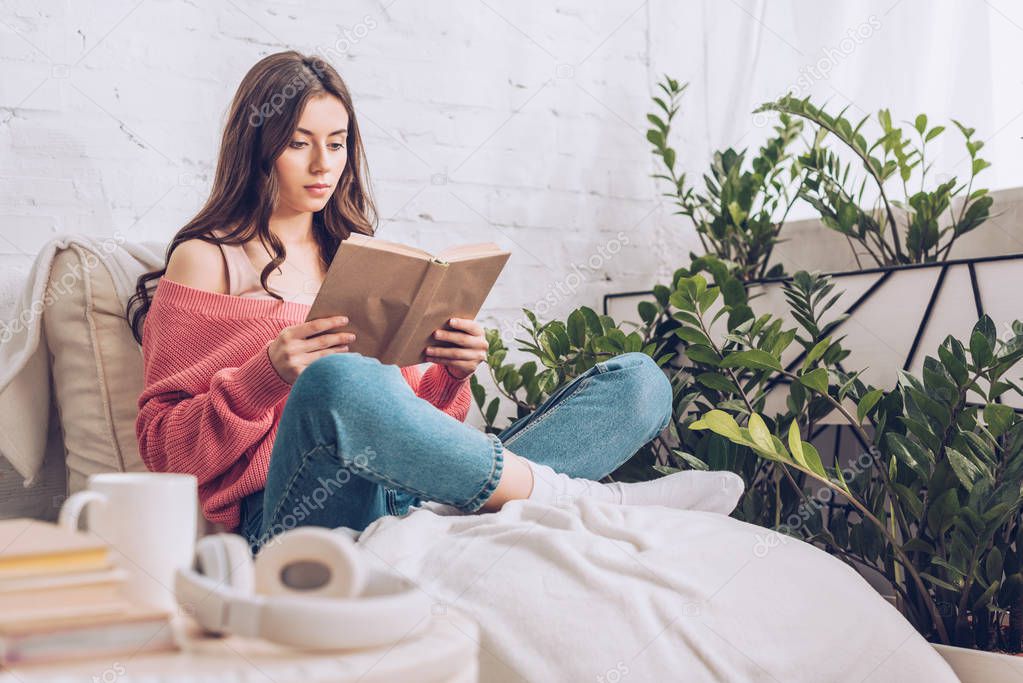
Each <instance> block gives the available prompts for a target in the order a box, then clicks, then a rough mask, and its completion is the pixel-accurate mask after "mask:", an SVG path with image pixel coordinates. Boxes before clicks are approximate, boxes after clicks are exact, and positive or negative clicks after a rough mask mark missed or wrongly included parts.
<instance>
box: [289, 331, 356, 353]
mask: <svg viewBox="0 0 1023 683" xmlns="http://www.w3.org/2000/svg"><path fill="white" fill-rule="evenodd" d="M353 341H355V335H354V334H353V333H351V332H334V333H331V334H322V335H320V336H318V337H310V338H308V339H304V340H302V342H300V344H299V349H300V350H302V351H305V352H312V351H318V350H319V349H325V348H330V347H333V346H338V345H341V344H351V343H352V342H353Z"/></svg>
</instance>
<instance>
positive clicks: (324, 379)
mask: <svg viewBox="0 0 1023 683" xmlns="http://www.w3.org/2000/svg"><path fill="white" fill-rule="evenodd" d="M384 368H385V366H384V365H383V364H382V363H381V362H380V361H379V360H377V359H376V358H371V357H369V356H363V355H362V354H359V353H334V354H331V355H329V356H323V357H322V358H318V359H316V360H315V361H313V362H312V363H310V364H309V365H308V366H306V368H305V369H304V370H303V371H302V373H301V374H300V375H299V376H298V379H297V380H295V384H294V385H293V386H292V387H291V394H292V397H291V398H294V397H295V396H296V395H297V396H298V397H300V400H304V401H307V402H309V403H311V404H312V405H321V406H336V405H339V399H341V398H342V396H344V397H347V398H350V397H351V396H352V395H353V394H356V393H361V392H360V391H353V387H358V388H359V389H360V390H364V389H365V388H367V387H370V386H373V385H374V384H375V383H376V381H377V377H376V375H378V374H379V373H380V372H381V371H382V370H383V369H384ZM365 393H371V392H365Z"/></svg>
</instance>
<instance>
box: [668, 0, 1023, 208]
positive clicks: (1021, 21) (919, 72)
mask: <svg viewBox="0 0 1023 683" xmlns="http://www.w3.org/2000/svg"><path fill="white" fill-rule="evenodd" d="M649 41H650V50H649V52H650V72H651V75H652V77H653V78H659V77H660V75H661V74H664V73H667V74H670V75H671V76H673V77H674V78H676V79H678V80H681V81H688V82H689V83H690V86H689V90H688V92H687V93H686V95H685V97H684V99H683V105H682V109H681V112H680V114H679V118H678V119H677V121H678V125H677V131H676V137H675V138H674V141H675V143H676V145H677V147H678V150H677V151H678V154H679V158H680V160H681V163H682V165H683V167H684V168H685V169H686V170H688V171H690V172H693V173H697V174H701V173H703V172H704V170H705V169H706V166H707V163H708V160H709V159H710V155H711V153H712V152H713V150H716V149H722V148H725V147H728V146H733V147H736V148H739V149H741V148H749V149H750V151H751V152H755V150H756V149H757V148H758V147H759V146H760V144H761V143H762V142H763V140H764V139H765V138H766V137H767V136H768V134H770V132H771V125H773V123H774V122H775V118H774V117H773V116H765V115H757V116H754V115H752V114H751V112H752V111H753V109H755V108H756V107H757V106H758V105H760V104H761V103H763V102H767V101H770V100H774V99H776V98H778V97H780V96H781V95H783V94H784V93H785V92H787V91H789V90H792V91H794V92H795V93H796V94H797V95H799V96H801V97H802V96H806V95H809V96H811V97H812V98H813V101H814V102H816V103H825V102H827V103H828V104H829V106H828V111H830V112H833V113H834V112H837V111H839V110H840V109H841V108H842V107H845V106H849V110H848V112H847V114H846V115H847V117H848V118H850V119H852V120H854V121H855V120H859V119H860V118H862V117H863V116H865V115H868V114H869V115H871V116H874V115H875V114H876V112H877V110H878V109H880V108H882V107H886V108H889V109H890V110H891V113H892V117H893V119H896V120H902V121H912V120H913V119H914V118H915V117H916V115H917V114H919V113H926V114H928V116H929V117H930V124H931V125H934V124H936V123H941V124H946V125H948V127H949V129H948V130H946V132H945V134H944V135H942V136H941V137H939V138H938V139H937V140H935V141H933V143H930V144H929V145H928V157H929V160H932V161H933V163H934V166H933V171H932V172H933V173H934V174H947V175H956V174H958V175H960V177H962V176H963V175H964V174H968V173H969V161H968V157H967V154H966V151H965V147H964V145H963V141H962V136H961V135H960V134H959V132H958V130H955V129H954V126H953V125H952V123H951V121H950V119H957V120H959V121H961V122H963V123H964V124H966V125H968V126H972V127H974V128H976V129H977V133H976V137H977V138H979V139H983V140H985V141H986V142H987V147H986V148H985V149H984V150H983V152H982V155H983V156H984V158H986V159H988V160H989V161H991V162H992V167H991V168H989V169H987V170H986V171H984V173H983V174H982V175H981V176H980V179H981V181H982V182H981V185H980V186H981V187H988V188H990V189H1003V188H1008V187H1016V186H1020V185H1023V154H1021V152H1023V149H1021V140H1020V135H1021V131H1023V76H1021V73H1023V72H1021V70H1020V67H1021V65H1023V59H1020V57H1021V56H1023V3H1019V2H1011V1H1010V0H990V1H988V2H984V1H982V0H937V1H935V0H865V1H862V2H861V1H856V2H853V1H851V0H839V1H828V2H819V1H818V0H770V2H768V1H767V0H692V1H689V2H672V1H671V0H652V6H651V19H650V37H649ZM867 125H868V126H870V125H871V124H870V123H868V124H867ZM872 130H875V131H876V129H872ZM868 138H870V135H868ZM696 177H697V178H698V177H699V175H697V176H696ZM810 213H811V212H809V211H807V210H806V208H805V207H804V208H803V210H802V212H801V215H802V216H808V215H810ZM793 217H797V218H798V217H800V213H799V212H796V214H794V216H793Z"/></svg>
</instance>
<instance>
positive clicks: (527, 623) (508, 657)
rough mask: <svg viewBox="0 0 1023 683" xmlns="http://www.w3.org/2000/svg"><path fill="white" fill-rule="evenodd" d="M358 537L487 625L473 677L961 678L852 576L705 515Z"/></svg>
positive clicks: (553, 520) (641, 511)
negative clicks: (477, 666)
mask: <svg viewBox="0 0 1023 683" xmlns="http://www.w3.org/2000/svg"><path fill="white" fill-rule="evenodd" d="M358 545H359V546H360V547H362V548H363V549H364V550H365V551H366V556H367V558H369V560H370V561H371V562H372V563H374V564H375V566H377V568H380V569H384V568H387V569H390V570H392V571H397V572H399V573H400V574H402V575H405V576H406V577H408V578H410V579H412V580H413V581H415V582H416V583H417V584H419V585H420V587H421V588H422V589H423V590H425V591H427V592H428V593H429V594H430V595H431V596H432V597H433V598H434V600H435V601H436V608H435V609H436V611H437V612H438V613H440V612H442V611H443V610H444V609H446V608H447V607H448V606H452V607H455V608H457V609H459V610H461V611H463V612H465V613H467V614H469V615H470V616H472V617H473V618H474V619H475V620H476V621H477V622H478V623H479V625H480V630H481V642H480V645H481V676H480V680H481V681H486V682H487V683H499V682H503V681H523V680H525V681H531V682H532V681H538V682H541V681H542V682H545V683H546V682H553V681H598V682H600V681H606V682H608V683H614V682H617V681H637V682H638V681H658V682H659V681H687V682H694V683H695V682H698V681H734V682H735V683H749V682H751V681H778V682H781V683H800V682H803V681H805V682H806V683H825V682H831V681H856V682H861V681H869V682H872V683H879V682H881V681H892V682H895V681H899V682H904V681H927V682H928V683H943V682H946V681H948V682H952V681H957V680H958V679H957V678H956V676H955V674H954V673H953V672H952V670H951V669H950V668H949V666H948V665H947V664H946V663H945V661H944V660H943V659H942V658H941V656H940V655H939V654H938V653H937V652H936V651H935V650H934V648H933V647H932V646H931V645H930V644H929V643H927V641H926V640H924V639H923V638H922V637H921V636H920V635H919V634H918V633H917V632H916V631H915V630H914V629H913V627H912V626H911V625H910V624H909V623H908V622H907V621H906V620H905V619H904V618H903V617H902V615H901V614H899V612H898V611H897V610H896V609H895V608H894V607H892V606H891V605H890V604H889V603H888V602H887V601H885V600H884V599H883V598H882V597H881V596H880V595H879V594H878V593H877V592H876V591H875V590H874V589H873V588H871V587H870V586H869V585H868V584H867V582H866V581H865V580H863V579H862V578H861V577H860V576H859V575H858V574H857V573H856V572H855V571H853V570H852V569H851V568H850V567H849V566H847V565H846V564H845V563H843V562H841V561H840V560H838V559H837V558H834V557H832V556H831V555H829V554H827V553H825V552H823V551H821V550H819V549H817V548H815V547H813V546H811V545H810V544H807V543H804V542H802V541H799V540H796V539H793V538H790V537H786V536H782V535H780V534H777V533H775V532H771V531H768V530H766V529H764V528H762V527H758V526H755V525H751V524H747V523H745V522H740V521H738V520H735V519H733V518H730V517H726V516H724V515H721V514H715V513H712V512H703V511H695V510H677V509H670V508H664V507H660V506H618V505H612V504H607V503H600V502H596V501H594V500H592V499H588V498H581V499H577V500H575V501H568V502H566V503H565V504H562V505H558V506H547V505H541V504H538V503H534V502H531V501H528V500H519V501H514V502H511V503H508V504H506V505H505V506H504V507H503V508H502V510H501V511H500V512H496V513H489V514H482V515H465V516H462V515H440V514H437V513H436V512H435V511H433V510H431V509H428V507H424V508H414V509H413V511H412V512H410V513H409V514H408V515H406V516H405V517H401V518H399V517H383V518H381V519H379V520H377V521H376V522H374V523H373V524H372V525H370V526H369V527H368V528H367V529H366V530H365V531H364V532H363V533H362V535H361V536H360V537H359V543H358Z"/></svg>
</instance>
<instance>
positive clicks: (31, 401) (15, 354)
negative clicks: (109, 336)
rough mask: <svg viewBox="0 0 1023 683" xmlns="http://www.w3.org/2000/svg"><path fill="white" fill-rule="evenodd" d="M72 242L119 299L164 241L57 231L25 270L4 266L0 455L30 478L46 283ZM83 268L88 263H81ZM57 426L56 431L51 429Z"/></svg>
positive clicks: (41, 451) (44, 416)
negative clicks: (105, 276) (87, 255)
mask: <svg viewBox="0 0 1023 683" xmlns="http://www.w3.org/2000/svg"><path fill="white" fill-rule="evenodd" d="M72 245H78V246H81V247H82V248H84V249H86V250H88V251H90V252H92V254H93V255H94V256H95V257H96V258H95V263H94V266H95V267H106V268H107V270H108V271H110V275H111V277H112V278H113V281H114V287H115V289H116V291H117V296H118V298H119V299H120V300H121V302H122V304H124V305H127V303H128V299H129V298H130V297H131V295H132V294H133V293H134V291H135V282H136V280H137V278H138V276H139V275H141V274H142V273H143V272H145V271H149V270H155V269H156V268H161V267H163V264H164V254H165V252H166V247H167V245H166V244H165V243H159V242H142V243H132V242H127V241H126V240H125V239H124V238H123V237H120V238H118V237H106V238H98V237H90V236H88V235H82V234H71V235H61V236H59V237H57V238H56V239H53V240H51V241H50V242H47V243H46V244H45V245H43V247H42V249H40V251H39V254H38V255H37V256H36V259H35V262H34V263H33V264H32V267H31V268H30V269H29V270H28V272H27V273H25V272H23V271H18V270H14V269H11V270H7V271H5V274H4V277H3V279H2V280H0V320H2V321H3V327H0V457H5V458H7V460H9V461H10V462H11V465H13V466H14V469H15V470H16V471H17V472H18V474H20V475H21V476H22V477H24V479H25V481H24V486H26V487H28V486H31V485H32V484H34V483H35V481H36V477H37V476H38V474H39V470H40V468H41V467H42V464H43V456H44V455H45V454H46V451H47V442H46V439H47V434H48V432H49V429H48V427H49V419H50V367H49V362H48V360H49V355H48V354H47V352H46V348H45V343H44V342H43V338H42V330H43V320H42V317H43V316H44V315H45V314H46V305H47V300H48V298H49V297H48V294H49V293H48V291H47V287H48V285H49V280H50V271H51V268H52V266H53V258H54V256H55V255H56V254H57V252H58V251H60V250H62V249H66V248H68V247H70V246H72ZM85 265H86V268H88V267H89V264H88V263H87V264H85ZM57 431H59V430H57Z"/></svg>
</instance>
